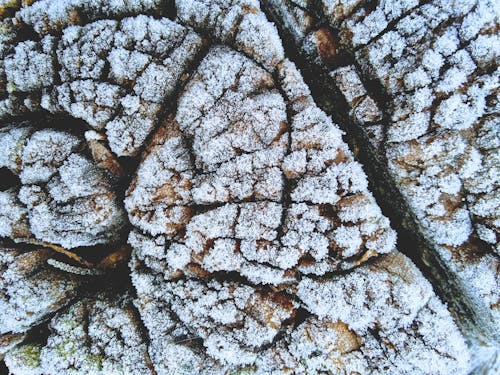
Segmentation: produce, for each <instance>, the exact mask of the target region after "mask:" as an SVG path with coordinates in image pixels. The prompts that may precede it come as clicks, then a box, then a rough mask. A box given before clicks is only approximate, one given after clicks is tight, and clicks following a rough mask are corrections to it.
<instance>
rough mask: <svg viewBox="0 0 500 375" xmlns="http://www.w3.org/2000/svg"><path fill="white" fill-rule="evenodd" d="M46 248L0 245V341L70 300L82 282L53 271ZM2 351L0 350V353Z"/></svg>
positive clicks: (68, 275) (34, 322) (26, 327)
mask: <svg viewBox="0 0 500 375" xmlns="http://www.w3.org/2000/svg"><path fill="white" fill-rule="evenodd" d="M51 256H53V252H52V251H50V250H48V249H36V250H29V251H22V250H19V249H14V248H9V247H7V246H5V245H3V244H2V245H1V247H0V275H1V277H0V311H1V312H2V313H1V314H0V342H2V348H1V349H0V350H2V351H3V345H4V344H5V345H7V344H8V342H11V341H12V340H14V339H15V336H16V335H15V334H19V333H22V332H25V331H27V330H28V329H29V328H30V327H31V326H33V325H35V324H37V323H40V321H42V320H43V319H45V318H46V317H47V316H48V315H49V314H52V313H54V312H55V311H57V310H59V309H60V308H62V307H64V306H65V305H66V304H68V303H69V302H71V301H72V299H74V298H75V297H76V296H77V294H78V289H79V287H80V286H81V285H82V281H83V280H81V279H80V278H78V277H77V276H75V275H70V274H67V273H65V272H62V271H59V270H54V269H52V267H50V266H49V265H48V264H47V263H46V261H47V259H49V258H50V257H51ZM0 353H1V352H0Z"/></svg>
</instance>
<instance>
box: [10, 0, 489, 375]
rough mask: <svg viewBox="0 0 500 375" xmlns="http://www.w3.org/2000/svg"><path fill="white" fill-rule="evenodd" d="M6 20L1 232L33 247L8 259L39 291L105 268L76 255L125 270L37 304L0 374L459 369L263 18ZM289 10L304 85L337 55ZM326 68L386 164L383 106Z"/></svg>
mask: <svg viewBox="0 0 500 375" xmlns="http://www.w3.org/2000/svg"><path fill="white" fill-rule="evenodd" d="M274 4H275V5H276V4H278V5H280V4H281V3H278V2H274ZM10 5H12V6H11V8H10V9H9V10H6V11H5V12H3V13H0V17H2V21H1V29H0V30H1V33H0V35H1V38H0V57H1V63H0V116H1V118H2V119H4V120H3V121H4V122H3V123H2V126H1V128H0V167H1V168H3V171H4V170H6V169H8V170H10V172H11V173H12V174H13V175H14V177H12V176H11V177H12V178H11V180H12V181H14V182H13V183H11V184H9V186H8V188H7V189H6V190H4V191H0V200H1V202H2V206H3V207H4V208H5V209H4V210H2V212H0V236H2V237H7V238H8V239H10V240H13V241H15V242H16V243H17V244H16V246H18V245H19V246H27V245H26V243H28V244H38V245H39V246H41V247H42V249H39V250H38V251H39V252H34V250H32V249H31V248H26V249H25V250H23V252H22V254H24V252H27V251H33V252H34V254H37V255H38V254H41V255H43V254H51V255H50V256H49V255H47V256H46V257H45V258H43V257H42V258H43V259H42V258H40V259H39V260H38V263H37V267H39V268H40V269H43V270H44V271H45V270H46V272H47V278H50V280H53V279H54V277H55V275H60V276H61V277H63V278H66V277H67V278H68V279H72V280H73V279H74V280H78V282H82V280H89V278H91V277H90V276H88V274H92V271H96V273H97V271H99V273H106V270H103V269H102V268H99V266H96V262H94V263H92V262H91V261H90V258H91V256H90V255H88V256H89V258H88V259H87V258H85V256H86V255H85V252H88V253H91V254H97V253H98V254H100V256H101V258H102V257H105V258H104V260H103V261H101V263H103V264H107V265H114V264H115V263H116V262H118V260H119V259H123V257H124V256H126V254H127V251H126V250H125V251H122V250H120V251H118V252H116V253H115V252H113V251H114V250H115V249H116V247H117V246H120V249H124V247H123V246H122V245H123V243H124V241H125V240H127V238H128V243H129V245H130V246H131V247H132V254H131V257H130V261H129V268H128V269H126V270H123V269H122V270H120V271H119V272H125V273H127V274H124V275H120V274H119V272H114V273H108V274H105V275H104V276H101V278H100V279H98V282H97V283H89V284H86V285H85V287H84V288H82V290H80V291H79V293H75V297H74V299H73V300H71V301H70V299H69V298H66V299H65V298H63V297H59V296H58V295H57V294H56V297H54V298H59V300H58V301H60V302H58V304H57V305H56V306H55V307H54V308H53V309H50V310H48V309H46V308H45V307H44V305H43V304H42V305H40V310H41V311H40V312H39V313H38V315H39V318H32V319H31V320H29V319H27V318H25V320H26V321H25V322H23V323H22V324H23V326H22V329H19V330H14V329H12V328H9V329H6V335H4V336H2V337H1V339H2V341H0V344H1V345H2V346H1V347H0V353H4V352H6V354H5V363H6V365H7V366H8V368H9V370H10V371H11V372H12V373H14V374H58V373H74V374H88V373H97V374H110V373H113V374H115V373H116V374H127V373H137V374H144V373H157V374H231V373H256V374H268V373H276V374H286V373H294V374H309V373H332V374H336V373H361V374H365V373H380V374H382V373H388V372H389V373H399V374H408V373H422V374H466V373H467V372H468V371H469V369H470V368H471V364H470V354H469V349H468V348H467V346H466V343H465V341H464V339H463V338H462V336H461V333H460V331H459V330H458V328H457V326H456V325H455V323H454V321H453V319H452V317H451V315H450V313H449V311H448V310H447V307H446V306H445V305H444V304H443V303H442V302H441V301H440V300H439V299H438V297H437V296H436V295H435V294H434V292H433V290H432V287H431V285H430V283H429V282H428V281H427V280H426V279H425V278H424V276H423V275H422V274H421V273H420V271H419V270H418V269H417V267H416V266H415V265H414V264H413V263H412V262H411V261H410V260H409V259H408V258H406V257H405V256H404V255H402V254H401V253H400V252H399V251H398V249H397V248H396V232H395V231H394V230H393V229H391V226H390V223H389V220H388V218H387V217H385V216H384V215H383V214H382V211H381V209H380V207H379V205H378V204H377V202H376V200H375V198H374V197H373V195H372V193H371V192H370V190H369V188H368V179H367V177H366V175H365V173H364V171H363V169H362V167H361V164H359V163H358V162H357V161H355V159H354V156H353V153H352V152H351V150H350V149H349V147H348V146H347V144H346V143H345V142H344V141H343V139H342V137H343V133H342V131H341V130H340V129H339V126H338V125H337V124H336V123H334V122H333V121H332V119H331V118H330V117H329V116H328V115H327V114H326V113H325V112H323V111H322V110H321V109H320V108H319V107H318V106H316V104H315V101H314V100H313V97H312V95H311V93H310V89H309V87H308V86H307V84H306V83H305V82H304V80H303V78H302V75H301V73H300V72H299V70H298V69H297V68H296V66H295V64H294V63H293V62H292V61H291V57H293V56H294V54H293V53H288V51H287V49H286V48H284V46H283V44H282V41H281V39H280V36H279V34H278V30H277V28H276V27H275V26H274V24H272V23H271V22H270V21H269V20H268V18H267V16H266V13H265V12H264V11H266V12H267V11H269V10H270V9H271V7H268V5H269V4H268V3H266V8H265V9H261V8H262V5H261V4H260V2H259V1H257V0H234V1H232V0H231V1H222V0H217V1H209V0H178V1H175V2H174V1H169V0H165V1H158V0H151V1H149V0H145V1H128V0H118V1H110V2H109V1H95V0H92V1H90V0H71V1H59V0H38V1H34V2H32V3H31V2H16V3H15V4H14V3H13V4H9V6H10ZM281 5H282V4H281ZM307 7H308V4H306V3H304V4H302V3H301V4H298V5H297V4H295V5H293V6H292V3H289V4H288V6H287V7H285V8H280V9H285V10H286V12H292V13H293V14H292V15H290V19H289V20H288V21H287V22H288V23H287V25H292V22H291V21H290V20H295V21H297V20H299V21H300V22H296V23H295V24H296V25H298V26H297V29H296V30H294V33H296V34H297V35H300V38H306V37H307V38H309V42H307V43H305V44H304V45H307V48H308V49H307V48H306V47H305V51H306V53H308V54H311V53H313V52H314V51H315V49H314V48H316V49H318V48H319V50H320V52H321V53H320V54H319V55H317V54H316V55H317V56H316V57H317V59H316V60H314V58H313V60H311V62H310V66H311V69H312V68H313V67H315V66H322V64H323V59H324V58H325V56H323V55H324V54H325V53H326V54H327V58H328V60H329V61H330V63H333V62H335V61H336V56H337V55H336V53H334V52H336V51H332V50H331V49H330V47H331V43H332V41H333V38H332V37H331V35H330V34H328V32H327V31H326V30H323V31H321V32H319V33H316V34H314V33H312V34H311V33H310V31H311V29H310V28H311V27H313V25H314V22H315V18H314V17H315V16H316V14H314V15H312V16H307V17H305V18H303V19H301V14H302V15H305V13H304V12H305V10H304V9H305V8H307ZM334 8H335V12H336V14H337V13H338V14H339V17H344V18H345V17H347V16H348V15H349V14H350V13H349V11H348V10H345V11H343V10H342V9H341V8H339V7H338V6H337V7H334ZM273 9H274V8H273ZM352 9H353V10H354V9H360V5H355V4H353V8H352ZM368 10H370V11H372V10H373V9H371V8H370V9H368V8H367V11H368ZM286 12H285V11H283V12H281V13H280V14H281V15H285V14H288V13H286ZM401 12H405V11H404V10H402V11H401ZM341 13H342V14H341ZM344 13H345V14H344ZM396 17H397V16H396ZM295 21H294V22H295ZM332 22H333V21H332ZM391 22H392V21H388V24H387V25H386V26H385V27H384V28H383V30H381V31H384V30H385V28H386V27H388V26H391V27H392V25H393V23H394V22H392V23H391ZM389 23H390V25H389ZM360 33H362V32H361V31H360ZM311 35H312V36H311ZM346 35H347V32H346ZM315 37H317V38H319V40H320V42H318V41H317V40H316V42H315V40H314V38H315ZM311 38H313V39H311ZM346 38H347V39H345V40H346V41H345V42H342V43H344V44H343V45H345V46H351V44H352V42H351V41H350V40H351V39H352V38H351V39H349V38H348V37H347V36H346ZM297 40H298V39H297ZM348 40H349V41H348ZM318 43H319V45H320V47H321V48H320V47H318ZM339 43H340V42H339ZM349 43H351V44H349ZM365 44H366V43H365ZM366 45H367V44H366ZM318 56H319V57H318ZM359 60H360V61H364V60H362V58H361V57H359ZM363 64H364V62H363ZM337 68H338V66H337ZM485 69H488V68H485ZM330 70H331V75H330V76H329V77H330V79H332V80H334V82H335V83H336V84H337V85H338V87H339V88H340V87H343V88H344V92H345V95H346V100H347V102H349V103H351V104H352V106H353V110H352V115H353V116H354V118H356V119H357V121H359V122H363V121H364V122H366V123H367V129H368V128H369V129H370V130H369V131H368V133H367V134H372V135H374V137H375V136H377V137H378V138H377V137H375V138H376V139H375V138H374V141H373V145H379V146H377V147H380V148H381V149H384V150H385V147H386V146H385V135H384V134H385V128H384V126H385V122H384V121H385V119H386V109H385V108H383V107H382V106H381V104H380V103H378V100H377V98H372V94H371V88H366V87H365V85H364V83H363V79H364V78H363V77H364V76H362V75H361V74H360V73H359V71H358V70H357V68H352V67H341V68H340V69H337V70H335V71H334V70H333V69H330ZM488 72H490V70H488ZM306 73H307V71H306ZM490 73H491V72H490ZM356 77H360V78H358V81H356ZM353 80H354V81H356V82H355V84H353V82H354V81H353ZM394 96H395V95H394ZM61 118H62V119H63V120H61ZM23 120H24V122H23ZM62 129H64V130H62ZM485 137H486V138H487V136H485ZM404 142H406V141H404ZM404 142H403V141H401V142H399V143H401V144H403V143H404ZM426 156H428V155H427V154H426ZM398 158H399V156H398ZM398 160H399V159H398ZM429 163H431V161H429ZM436 165H437V166H438V167H439V166H440V165H441V164H439V163H437V162H436ZM3 171H2V173H3ZM405 176H406V175H402V176H401V178H403V177H405ZM479 180H481V179H480V178H479V177H478V181H479ZM125 190H126V191H125ZM124 191H125V192H124ZM127 214H128V219H129V222H130V225H129V223H127V220H126V216H127ZM492 222H493V221H492ZM488 223H489V222H488ZM485 225H487V224H485ZM488 225H489V224H488ZM488 228H489V227H488ZM9 243H10V242H9ZM6 248H7V247H6ZM16 249H17V247H16ZM6 251H7V250H6ZM16 251H21V250H16ZM54 251H55V252H59V253H60V255H58V256H57V257H52V254H53V252H54ZM109 253H111V254H109ZM16 254H17V253H16ZM28 254H31V253H28ZM18 257H19V256H18ZM64 257H67V258H68V259H66V258H64ZM9 259H10V258H9ZM15 259H17V258H15ZM37 259H38V258H37ZM64 260H66V261H67V264H66V263H65V262H64ZM9 262H10V263H12V261H9ZM9 262H7V263H9ZM75 262H76V265H75ZM10 263H9V264H10ZM101 263H99V264H101ZM82 265H83V266H84V267H83V268H82V267H81V266H82ZM94 268H95V269H94ZM6 269H7V271H4V270H2V271H1V272H2V273H0V277H1V278H0V280H3V277H4V274H5V275H7V276H8V275H11V274H12V275H13V276H12V277H14V276H15V277H18V280H19V282H18V283H16V286H18V289H13V290H14V291H15V292H16V293H20V294H22V293H25V292H26V291H27V290H28V287H27V286H25V285H28V284H29V283H31V282H34V281H32V280H36V279H37V277H41V276H38V273H36V272H35V273H29V274H25V273H22V272H17V268H16V267H12V266H11V267H10V268H9V267H7V266H6ZM63 271H66V273H64V272H63ZM101 271H102V272H101ZM71 272H73V273H82V274H86V275H87V276H85V277H84V276H76V275H70V274H69V273H71ZM9 277H10V276H9ZM130 279H131V285H127V284H128V283H129V280H130ZM5 280H7V281H6V283H7V284H6V285H7V286H6V287H5V288H9V286H10V284H12V282H11V281H10V280H11V279H9V278H5ZM65 280H66V279H65ZM101 281H102V282H101ZM118 283H119V284H125V285H121V286H120V287H116V284H118ZM29 285H31V284H29ZM54 285H56V284H55V283H52V282H51V283H50V286H49V287H47V289H48V290H50V291H52V288H53V287H54ZM128 287H132V288H134V289H135V291H134V293H130V292H129V291H128V290H129V289H128ZM96 289H103V290H105V291H99V290H97V291H96ZM56 290H57V291H59V292H60V293H63V292H64V291H63V289H62V288H61V289H59V288H57V287H56ZM35 292H38V290H37V289H36V287H35ZM63 294H64V293H63ZM35 296H37V294H36V293H35ZM71 298H73V297H71ZM44 302H45V301H44ZM9 303H10V301H9V298H8V297H6V306H7V307H6V309H11V310H12V314H11V315H13V316H16V314H17V315H20V316H24V315H23V314H25V315H28V316H30V314H26V313H25V310H26V309H24V310H23V308H19V307H17V306H11V305H9ZM9 311H10V310H9ZM56 311H57V312H56ZM52 313H55V315H54V316H53V317H51V316H49V315H50V314H52ZM47 319H50V320H49V323H48V326H47V325H45V326H44V325H40V326H39V327H36V329H39V331H38V330H37V331H36V332H38V333H37V334H38V335H39V336H37V335H35V334H34V333H33V332H35V329H34V328H33V325H34V324H38V323H39V322H40V321H42V320H47ZM43 327H45V328H43ZM29 328H31V329H32V330H31V331H29V332H28V333H27V334H26V336H24V334H23V333H21V334H20V335H21V336H19V335H18V336H16V335H15V334H14V333H11V332H24V331H26V330H28V329H29ZM3 348H5V350H4V349H3ZM0 355H1V354H0Z"/></svg>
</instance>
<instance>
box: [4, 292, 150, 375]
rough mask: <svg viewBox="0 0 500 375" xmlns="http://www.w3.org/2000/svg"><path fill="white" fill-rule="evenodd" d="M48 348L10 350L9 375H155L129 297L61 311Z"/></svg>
mask: <svg viewBox="0 0 500 375" xmlns="http://www.w3.org/2000/svg"><path fill="white" fill-rule="evenodd" d="M49 329H50V334H49V337H48V339H47V342H46V343H37V342H27V343H25V344H22V345H19V346H18V347H16V348H15V349H13V350H11V351H9V352H8V353H7V355H6V357H5V362H6V364H7V366H8V367H9V370H10V371H11V372H12V373H13V374H32V375H35V374H39V375H42V374H96V375H98V374H103V375H104V374H105V375H108V374H141V375H142V374H153V373H154V372H153V369H152V368H150V366H151V365H150V363H149V361H148V354H147V351H146V350H147V346H146V343H145V342H144V340H143V337H142V334H141V332H140V323H139V317H138V316H137V315H136V312H135V310H134V309H133V306H132V300H131V298H130V296H129V295H128V294H125V295H117V292H116V291H115V292H114V293H110V292H107V293H106V292H104V293H99V294H97V295H94V296H92V297H91V298H85V299H83V300H81V301H79V302H77V303H75V304H73V305H72V306H70V307H68V308H67V309H64V310H62V311H61V312H59V313H58V314H57V315H56V316H55V317H54V318H52V319H51V321H50V323H49Z"/></svg>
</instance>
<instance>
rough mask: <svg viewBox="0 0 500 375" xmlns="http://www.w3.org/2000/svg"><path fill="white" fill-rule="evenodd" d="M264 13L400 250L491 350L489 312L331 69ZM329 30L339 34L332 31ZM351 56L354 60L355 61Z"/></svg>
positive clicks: (465, 328)
mask: <svg viewBox="0 0 500 375" xmlns="http://www.w3.org/2000/svg"><path fill="white" fill-rule="evenodd" d="M262 10H263V11H264V13H265V14H266V15H267V17H268V19H269V20H270V21H273V22H274V23H275V25H276V27H277V29H278V32H279V35H280V37H281V39H282V42H283V45H284V48H285V51H286V54H287V57H288V58H289V59H290V60H292V61H293V62H295V63H296V64H297V67H298V68H299V69H300V71H301V73H302V75H303V77H304V80H305V82H306V83H307V84H308V86H309V88H310V90H311V94H312V96H313V98H314V100H315V102H316V103H317V104H318V106H319V107H320V108H321V109H322V110H324V111H325V112H326V113H327V114H329V115H330V116H331V117H332V118H333V120H334V122H335V123H336V124H338V125H339V126H340V128H341V129H342V130H343V131H344V132H345V135H344V140H345V141H346V143H347V144H348V145H349V147H350V149H351V151H352V152H353V154H354V157H355V159H356V160H357V161H358V162H360V163H361V164H362V165H363V170H364V171H365V173H366V174H367V177H368V182H369V190H370V191H371V192H372V193H373V195H374V197H375V199H376V201H377V203H378V205H379V206H380V208H381V210H382V212H383V214H384V215H385V216H386V217H388V218H389V219H390V221H391V226H392V228H393V229H394V230H395V231H396V232H397V234H398V241H397V248H398V249H399V250H400V251H401V252H402V253H403V254H405V255H406V256H408V257H409V258H410V259H411V260H412V261H413V262H414V263H415V264H416V266H417V267H418V268H419V269H420V271H421V272H422V273H423V274H424V277H425V278H426V279H428V280H429V281H430V282H431V284H432V286H433V288H434V290H435V292H436V294H437V295H438V296H439V297H440V298H441V299H442V300H443V301H444V302H446V303H447V304H448V309H449V311H450V312H451V314H452V316H453V317H454V319H455V320H456V321H457V323H458V324H459V327H460V328H461V331H462V333H463V334H464V335H465V338H466V340H468V342H469V344H471V345H480V346H489V345H491V344H492V341H493V342H494V341H497V342H498V341H499V340H500V339H499V338H498V337H495V336H494V334H493V332H494V331H495V330H496V328H495V327H493V326H492V323H491V322H492V319H491V318H490V317H488V312H487V311H480V310H479V309H476V308H475V307H474V306H475V303H474V297H473V296H471V295H468V294H465V293H464V291H463V288H462V287H461V282H460V280H458V279H457V277H456V275H455V274H454V273H453V272H451V270H450V269H449V267H448V266H447V265H446V264H444V262H443V260H442V259H441V258H440V256H439V255H438V254H437V251H436V250H435V249H434V246H433V245H432V244H431V243H430V242H429V241H428V240H426V239H425V237H424V236H423V235H422V233H423V228H422V227H421V225H420V224H419V221H418V220H417V218H416V217H415V216H414V214H412V210H411V207H410V206H409V204H408V202H407V201H406V199H405V198H404V196H403V195H402V193H401V192H400V191H399V189H398V188H397V184H396V182H395V181H394V179H393V178H392V176H391V175H390V172H389V170H388V169H387V160H386V158H385V153H384V152H383V151H382V152H381V150H377V149H375V148H374V146H373V145H372V144H371V143H370V139H369V138H368V136H367V134H366V133H365V132H364V131H363V129H362V128H361V126H360V125H358V124H356V123H355V122H354V121H353V120H352V119H351V117H350V115H349V112H350V108H349V106H348V105H347V102H346V101H345V98H344V96H343V95H342V93H341V92H340V91H339V89H338V88H337V87H336V86H335V84H334V83H333V80H332V79H331V78H330V77H329V75H328V71H327V69H324V68H322V67H320V66H319V65H318V64H317V63H316V62H314V61H310V59H308V58H307V57H305V55H304V54H303V53H302V52H300V51H299V49H298V48H300V47H298V46H297V45H296V43H295V41H294V38H293V35H292V34H291V33H290V32H289V31H288V30H286V29H284V28H283V24H282V23H281V19H280V17H279V14H278V13H277V12H275V11H274V9H273V6H272V5H271V4H269V3H268V2H267V1H265V0H264V1H263V6H262ZM317 26H318V25H316V27H317ZM319 26H321V24H319ZM329 30H331V31H332V32H335V30H333V29H331V28H329ZM342 56H343V58H342V59H341V60H340V61H339V62H338V65H337V66H342V65H346V64H349V63H352V64H354V65H355V66H356V68H358V71H359V72H360V73H362V70H359V68H360V65H359V64H358V63H357V62H356V61H355V59H354V54H353V53H351V55H349V53H348V51H347V52H343V54H342ZM349 56H352V59H351V58H349ZM361 79H362V81H363V84H364V85H366V86H365V88H366V89H367V91H368V92H369V95H370V96H371V95H372V94H373V98H374V99H375V100H376V102H377V104H379V105H382V108H381V110H382V111H383V112H384V121H383V126H384V128H385V129H386V128H387V125H388V122H387V119H388V117H387V112H386V111H387V103H389V102H390V97H389V95H388V94H387V93H386V91H385V90H383V89H382V88H381V85H380V83H378V82H377V81H375V80H367V77H366V75H364V74H362V76H361Z"/></svg>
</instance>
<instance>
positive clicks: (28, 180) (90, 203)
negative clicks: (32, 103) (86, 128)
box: [0, 124, 126, 249]
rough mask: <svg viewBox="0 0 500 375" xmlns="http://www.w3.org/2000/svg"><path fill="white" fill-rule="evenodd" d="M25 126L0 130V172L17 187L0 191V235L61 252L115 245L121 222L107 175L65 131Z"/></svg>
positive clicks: (115, 197)
mask: <svg viewBox="0 0 500 375" xmlns="http://www.w3.org/2000/svg"><path fill="white" fill-rule="evenodd" d="M25 125H26V124H10V125H7V126H6V127H4V128H2V129H0V167H2V168H8V169H9V170H10V171H11V172H12V173H14V174H16V175H18V177H19V181H20V185H18V186H14V187H12V188H10V189H9V190H6V191H2V192H0V202H1V204H2V208H3V212H1V213H0V235H1V236H2V237H8V238H10V239H12V240H14V241H16V242H27V243H50V244H56V245H61V246H62V247H64V248H66V249H71V248H74V247H80V246H93V245H97V244H108V243H113V242H116V241H118V240H119V237H120V234H121V233H120V232H121V231H122V229H123V227H124V225H125V222H126V219H125V217H124V211H123V208H122V205H121V203H120V202H119V201H118V199H117V196H116V193H115V191H114V188H113V184H112V181H111V178H110V176H109V175H108V174H107V172H106V171H105V170H103V169H101V168H99V167H98V166H97V165H96V162H95V161H94V160H91V159H90V158H89V157H87V156H85V155H84V154H83V153H82V152H79V148H81V147H82V140H80V139H79V138H78V137H76V136H74V135H72V134H71V133H68V132H63V131H59V130H54V129H43V130H37V129H35V128H34V127H32V126H25Z"/></svg>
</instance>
